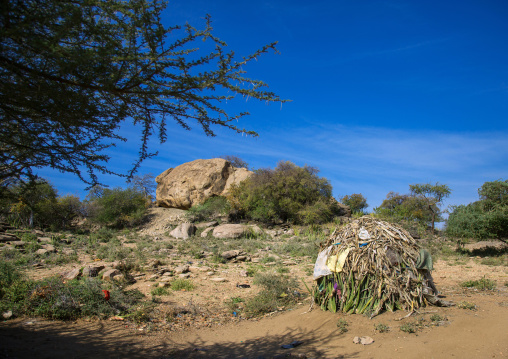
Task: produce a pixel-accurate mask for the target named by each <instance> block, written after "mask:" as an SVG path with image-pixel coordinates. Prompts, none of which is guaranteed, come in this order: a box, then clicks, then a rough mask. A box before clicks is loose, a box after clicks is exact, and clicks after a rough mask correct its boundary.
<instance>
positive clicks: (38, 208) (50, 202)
mask: <svg viewBox="0 0 508 359" xmlns="http://www.w3.org/2000/svg"><path fill="white" fill-rule="evenodd" d="M0 195H1V198H0V207H1V208H2V210H0V212H2V213H1V214H3V215H4V216H5V218H6V219H7V221H8V222H10V223H12V224H14V225H16V226H20V227H35V226H36V227H40V228H43V229H45V228H50V229H51V230H59V229H62V228H66V227H69V226H70V225H71V222H72V220H73V219H74V218H76V217H77V216H79V215H80V213H81V202H80V200H79V198H77V197H75V196H65V197H58V196H57V191H56V189H55V188H54V187H53V186H52V185H51V184H50V183H49V182H47V181H46V180H44V179H40V178H39V179H34V180H30V181H28V182H24V181H16V182H13V183H10V185H9V186H7V187H6V188H2V190H1V192H0Z"/></svg>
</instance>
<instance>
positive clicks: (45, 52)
mask: <svg viewBox="0 0 508 359" xmlns="http://www.w3.org/2000/svg"><path fill="white" fill-rule="evenodd" d="M166 6H167V3H166V2H165V1H159V0H130V1H124V0H58V1H57V0H5V1H2V2H1V3H0V121H1V123H2V126H1V127H0V184H1V183H3V181H5V180H8V179H9V178H19V177H21V176H27V175H28V176H30V175H31V174H32V170H33V169H34V168H39V167H45V166H50V167H52V168H55V169H58V170H60V171H62V172H71V173H74V174H75V175H77V176H78V177H79V178H80V179H81V180H83V181H84V182H85V183H88V184H89V185H94V184H97V182H98V179H97V174H98V173H112V172H111V171H110V170H108V169H107V167H106V164H107V161H108V160H109V157H108V155H107V154H106V153H105V152H104V151H105V150H106V149H108V148H110V147H112V146H114V145H115V143H117V142H118V141H126V139H125V138H123V137H122V136H120V135H119V132H118V130H119V128H120V125H121V124H123V123H124V122H125V121H132V122H133V123H134V124H135V125H139V126H141V127H142V131H141V132H140V142H141V143H140V149H139V155H138V157H137V160H136V161H135V162H134V163H133V166H132V168H131V170H130V171H129V173H127V174H126V175H128V176H129V177H130V176H132V175H133V174H134V173H135V171H136V170H137V168H138V167H139V165H140V163H141V162H142V161H143V160H144V159H146V158H148V157H151V156H154V155H156V153H151V152H150V151H149V148H148V141H149V139H150V138H152V137H153V136H157V137H158V139H159V141H160V142H161V143H162V142H164V141H165V140H166V124H167V121H168V120H172V121H176V122H177V123H178V124H179V125H180V126H182V127H183V128H185V129H187V130H189V129H191V126H194V125H197V126H198V127H201V128H202V129H203V131H204V132H205V133H206V134H207V135H209V136H214V132H213V127H214V126H219V127H226V128H228V129H231V130H233V131H235V132H237V133H244V134H248V135H254V136H256V135H257V134H256V133H255V132H253V131H248V130H246V129H244V128H239V127H237V126H236V125H235V124H236V120H237V119H239V118H241V117H243V116H246V115H248V113H247V112H242V113H238V114H228V113H227V112H226V110H225V109H224V106H223V104H224V103H225V102H226V101H227V100H229V99H232V98H233V97H235V96H236V95H240V96H248V97H250V98H255V99H258V100H261V101H266V102H272V101H280V102H284V101H285V100H282V99H280V98H279V97H278V96H277V95H275V94H274V93H272V92H269V91H267V90H265V87H266V84H265V83H263V82H262V81H259V80H254V79H249V78H247V77H245V75H244V73H245V72H244V70H243V66H244V65H245V64H247V63H248V62H250V61H251V60H253V59H256V58H257V57H258V56H260V55H261V54H263V53H266V52H268V51H269V50H271V49H272V50H275V51H276V49H275V45H276V43H271V44H268V45H266V46H264V47H262V48H261V49H259V50H257V51H255V52H254V53H252V54H251V55H248V56H246V57H243V58H242V59H240V60H236V59H235V56H234V53H233V52H232V51H227V50H226V46H227V45H226V43H225V42H223V41H222V40H220V39H218V38H217V37H215V36H214V35H213V34H212V27H211V22H210V18H209V17H207V18H206V25H205V26H204V28H203V29H196V28H194V27H192V26H191V25H189V24H186V25H185V26H183V27H179V26H173V27H167V26H164V25H163V24H162V22H161V14H162V12H163V10H164V9H165V7H166ZM170 38H171V41H168V40H169V39H170ZM198 40H206V41H208V45H206V46H209V45H210V43H211V44H212V45H213V46H212V48H213V49H212V50H211V51H207V50H205V52H204V53H203V52H200V51H199V48H198V45H196V44H197V41H198ZM200 43H201V44H202V42H200ZM204 46H205V45H204ZM124 175H125V174H124Z"/></svg>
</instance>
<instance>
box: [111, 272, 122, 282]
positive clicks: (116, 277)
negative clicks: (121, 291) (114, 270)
mask: <svg viewBox="0 0 508 359" xmlns="http://www.w3.org/2000/svg"><path fill="white" fill-rule="evenodd" d="M113 280H115V281H117V282H121V281H123V280H125V275H124V274H122V273H120V274H117V275H115V276H113Z"/></svg>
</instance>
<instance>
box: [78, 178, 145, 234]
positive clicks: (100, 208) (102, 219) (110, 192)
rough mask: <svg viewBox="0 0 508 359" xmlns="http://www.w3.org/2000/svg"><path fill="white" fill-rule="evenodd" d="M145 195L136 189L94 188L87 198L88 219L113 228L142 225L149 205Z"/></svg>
mask: <svg viewBox="0 0 508 359" xmlns="http://www.w3.org/2000/svg"><path fill="white" fill-rule="evenodd" d="M149 203H150V202H149V201H147V199H146V198H145V194H144V193H143V192H141V191H140V190H138V189H136V188H134V187H128V188H125V189H123V188H119V187H117V188H113V189H109V188H103V187H100V186H96V187H94V188H93V189H92V190H91V191H90V192H89V194H88V196H87V201H86V211H87V217H88V218H89V219H90V221H92V222H93V223H98V224H100V225H105V226H106V225H107V226H109V227H112V228H124V227H132V226H135V225H137V224H140V223H141V221H142V219H143V216H144V214H145V212H146V208H147V206H148V205H149Z"/></svg>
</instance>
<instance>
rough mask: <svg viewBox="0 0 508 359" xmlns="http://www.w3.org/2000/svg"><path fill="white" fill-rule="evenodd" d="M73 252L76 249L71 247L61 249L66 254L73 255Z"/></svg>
mask: <svg viewBox="0 0 508 359" xmlns="http://www.w3.org/2000/svg"><path fill="white" fill-rule="evenodd" d="M75 253H76V251H75V250H74V249H71V248H64V249H62V254H63V255H66V256H70V255H73V254H75Z"/></svg>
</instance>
